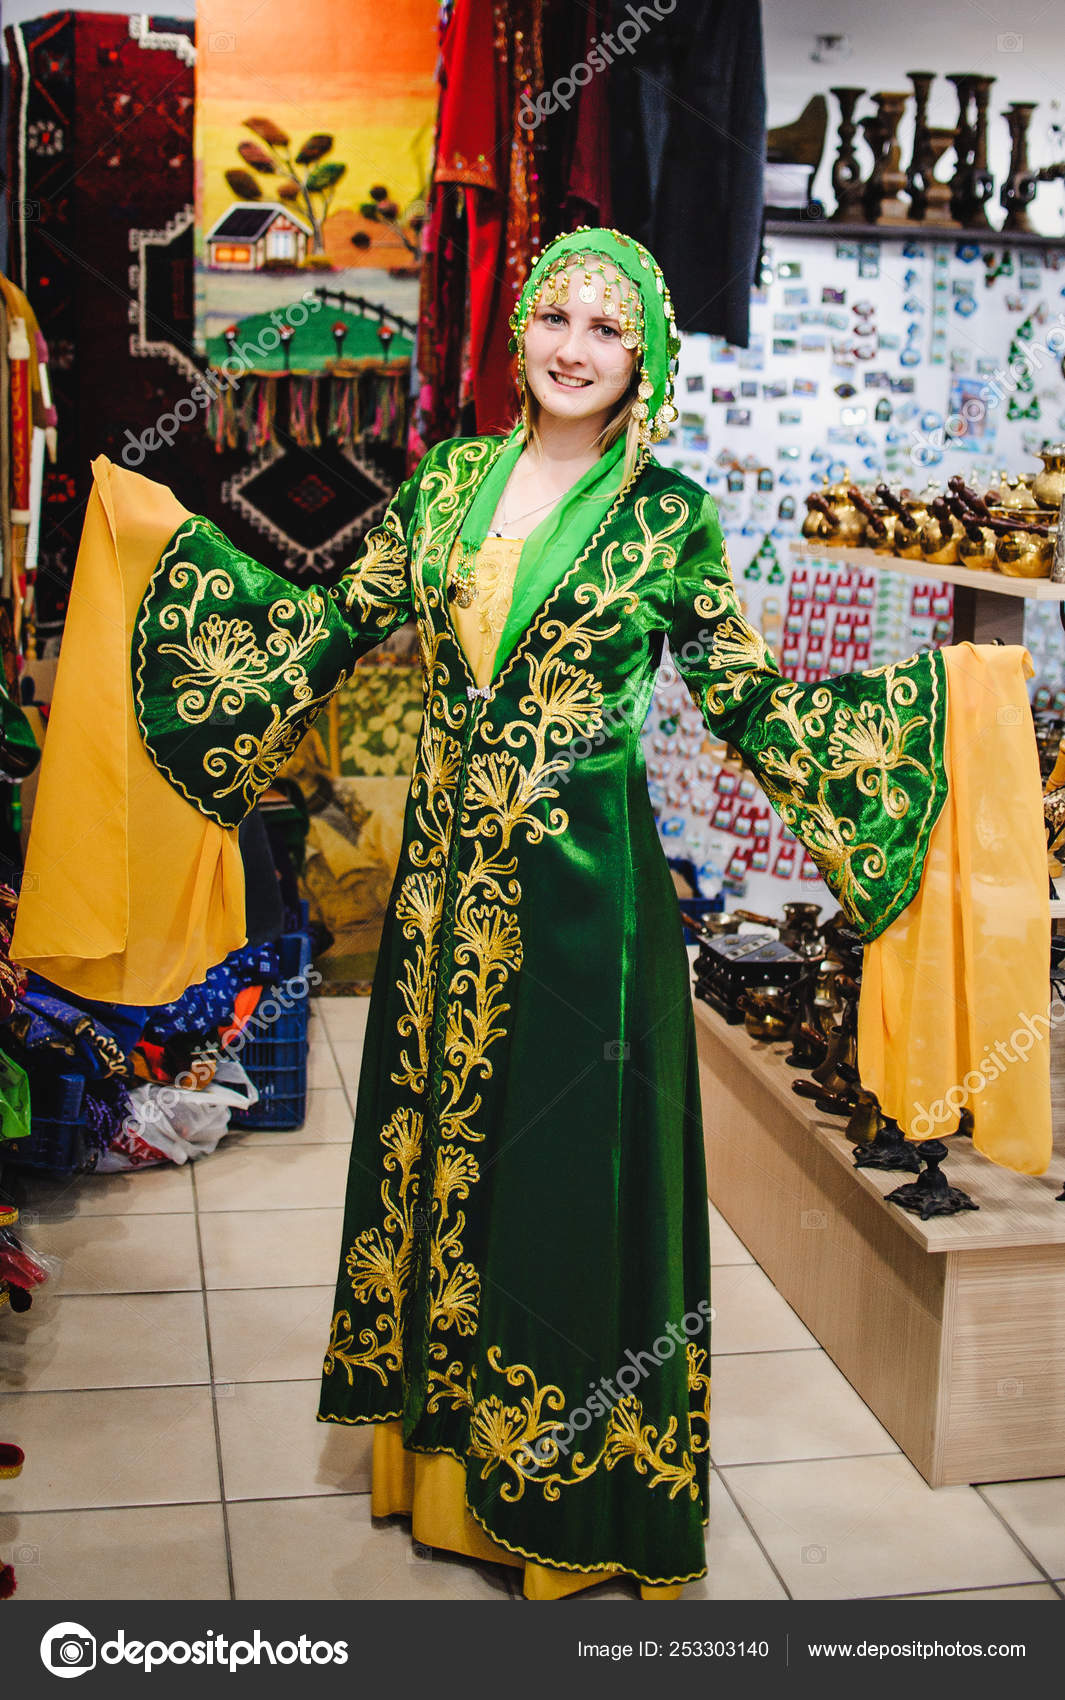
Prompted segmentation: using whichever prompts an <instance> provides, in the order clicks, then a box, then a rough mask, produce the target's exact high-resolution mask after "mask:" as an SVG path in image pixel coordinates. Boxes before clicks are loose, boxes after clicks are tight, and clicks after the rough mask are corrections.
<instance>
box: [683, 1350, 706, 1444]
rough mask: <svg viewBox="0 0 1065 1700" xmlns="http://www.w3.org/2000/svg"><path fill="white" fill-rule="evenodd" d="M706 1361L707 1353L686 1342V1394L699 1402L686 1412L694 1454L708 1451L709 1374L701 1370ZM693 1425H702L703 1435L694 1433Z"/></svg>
mask: <svg viewBox="0 0 1065 1700" xmlns="http://www.w3.org/2000/svg"><path fill="white" fill-rule="evenodd" d="M708 1359H709V1353H708V1352H706V1351H705V1350H704V1349H703V1347H702V1346H696V1345H695V1344H694V1343H693V1341H691V1340H689V1341H688V1392H689V1393H694V1394H695V1395H696V1398H697V1400H699V1401H700V1402H699V1403H697V1404H696V1405H695V1406H694V1407H693V1408H692V1409H691V1410H689V1412H688V1433H689V1435H690V1436H691V1449H692V1452H693V1453H695V1454H698V1453H700V1452H709V1450H710V1372H709V1370H708V1369H704V1368H703V1365H704V1364H706V1363H707V1361H708ZM695 1423H702V1424H703V1426H704V1427H705V1430H706V1432H705V1434H698V1433H696V1430H695V1428H694V1426H693V1425H694V1424H695Z"/></svg>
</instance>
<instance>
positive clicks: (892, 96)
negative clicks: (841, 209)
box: [862, 89, 910, 224]
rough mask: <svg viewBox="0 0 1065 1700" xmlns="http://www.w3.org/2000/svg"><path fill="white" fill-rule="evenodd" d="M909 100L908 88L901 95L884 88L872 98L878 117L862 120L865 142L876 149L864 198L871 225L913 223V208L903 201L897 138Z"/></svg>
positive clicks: (903, 179)
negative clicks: (911, 217) (911, 215)
mask: <svg viewBox="0 0 1065 1700" xmlns="http://www.w3.org/2000/svg"><path fill="white" fill-rule="evenodd" d="M909 98H910V96H909V91H908V90H907V89H904V90H902V91H901V92H900V93H893V92H891V91H890V90H887V89H881V90H880V92H879V93H878V94H874V95H873V99H874V100H875V101H876V113H875V115H874V116H873V117H872V118H863V119H862V129H863V130H864V131H865V139H866V141H867V142H868V143H869V146H870V147H871V148H872V150H873V169H872V171H871V172H870V174H869V177H868V179H867V181H866V184H865V189H864V193H863V197H862V199H863V204H864V207H865V216H866V218H867V219H868V220H869V223H870V224H907V223H908V222H909V220H910V209H909V207H908V206H907V205H906V202H905V201H904V200H903V199H902V194H903V191H904V190H905V188H906V173H905V172H904V171H903V169H902V148H901V146H900V144H899V139H898V128H899V124H900V122H901V120H902V114H903V111H904V110H905V106H906V102H907V101H908V100H909Z"/></svg>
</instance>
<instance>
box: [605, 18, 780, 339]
mask: <svg viewBox="0 0 1065 1700" xmlns="http://www.w3.org/2000/svg"><path fill="white" fill-rule="evenodd" d="M661 3H662V6H663V9H664V7H665V3H666V0H661ZM610 14H611V16H610V26H609V27H610V30H611V32H612V33H613V32H614V31H616V30H617V29H618V28H619V27H620V26H621V25H622V24H623V23H625V22H626V20H627V21H628V23H629V26H630V27H629V29H628V30H627V31H625V32H623V35H622V37H621V41H620V42H619V43H618V44H617V45H618V46H619V47H620V48H621V51H620V52H618V54H617V57H616V58H615V60H614V63H613V65H612V67H611V70H610V72H609V75H610V78H611V89H610V110H611V138H610V142H611V146H610V157H611V192H612V196H613V221H612V222H613V224H614V225H615V227H616V228H617V229H618V230H624V231H626V232H627V233H628V234H629V235H630V236H635V237H636V238H637V239H638V240H639V241H641V242H643V243H645V244H646V245H647V247H648V248H650V250H651V252H652V254H654V256H655V258H656V259H657V260H658V263H659V265H660V266H661V267H662V270H663V272H664V273H665V276H666V280H667V282H668V284H669V288H670V293H671V294H672V296H673V304H674V306H675V308H676V314H677V323H678V325H679V326H680V329H681V330H682V331H708V332H710V333H711V334H712V335H715V336H723V337H726V338H727V339H728V341H729V342H732V343H736V344H737V345H738V346H739V347H741V348H746V347H747V344H748V337H749V309H750V293H751V286H752V284H753V283H754V280H755V271H756V268H757V265H758V256H759V250H760V247H761V233H762V193H763V170H764V165H765V116H766V98H765V69H764V64H763V57H762V12H761V6H760V4H759V0H675V4H674V7H673V10H672V11H671V12H664V11H663V15H659V12H658V11H657V10H656V6H655V4H653V3H652V4H650V5H641V4H638V3H637V0H611V4H610ZM634 25H642V33H641V34H640V36H639V38H638V40H636V41H635V42H634V45H633V49H632V51H631V52H626V51H625V50H624V45H623V44H624V42H626V41H628V40H631V39H632V29H633V26H634Z"/></svg>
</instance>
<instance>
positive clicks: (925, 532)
mask: <svg viewBox="0 0 1065 1700" xmlns="http://www.w3.org/2000/svg"><path fill="white" fill-rule="evenodd" d="M964 533H965V527H964V526H963V525H962V523H961V520H960V519H958V517H957V515H956V514H954V513H953V512H952V511H951V509H950V507H949V506H948V504H947V502H946V500H945V499H944V497H942V496H935V497H933V499H932V501H931V502H930V503H929V505H928V513H927V515H926V517H925V522H924V524H923V525H922V527H921V532H920V538H921V554H922V555H923V557H924V559H925V560H926V561H929V562H934V563H935V564H936V565H937V566H953V565H954V564H955V563H956V562H957V559H958V541H959V538H960V537H962V536H964Z"/></svg>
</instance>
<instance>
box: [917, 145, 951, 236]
mask: <svg viewBox="0 0 1065 1700" xmlns="http://www.w3.org/2000/svg"><path fill="white" fill-rule="evenodd" d="M926 135H927V148H926V152H927V156H928V159H929V166H928V176H927V177H926V179H925V185H924V222H925V224H932V225H935V226H936V228H937V229H940V230H957V229H958V223H957V220H956V219H953V218H952V217H951V216H950V200H951V190H950V184H949V183H945V182H942V181H941V180H940V179H939V178H938V177H937V176H936V174H935V173H936V166H937V165H938V164H939V162H940V160H941V159H942V158H943V155H944V154H945V153H946V151H947V149H948V148H952V147H953V146H954V139H955V132H954V131H953V130H950V129H939V128H938V127H937V128H933V129H929V130H928V131H927V132H926Z"/></svg>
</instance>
